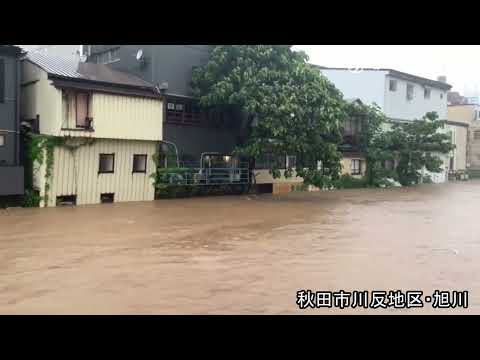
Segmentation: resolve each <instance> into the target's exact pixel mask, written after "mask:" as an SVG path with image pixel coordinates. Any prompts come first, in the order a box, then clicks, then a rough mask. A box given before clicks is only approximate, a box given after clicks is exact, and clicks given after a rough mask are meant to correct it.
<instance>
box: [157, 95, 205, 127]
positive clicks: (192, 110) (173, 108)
mask: <svg viewBox="0 0 480 360" xmlns="http://www.w3.org/2000/svg"><path fill="white" fill-rule="evenodd" d="M200 121H201V112H200V108H199V107H198V106H197V104H196V102H195V101H194V100H193V99H179V98H175V99H173V98H170V99H169V100H168V101H167V114H166V122H168V123H176V124H200Z"/></svg>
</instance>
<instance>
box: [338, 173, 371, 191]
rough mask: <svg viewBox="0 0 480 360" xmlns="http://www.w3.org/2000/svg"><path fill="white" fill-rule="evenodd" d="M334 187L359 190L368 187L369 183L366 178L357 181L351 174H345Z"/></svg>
mask: <svg viewBox="0 0 480 360" xmlns="http://www.w3.org/2000/svg"><path fill="white" fill-rule="evenodd" d="M334 186H335V187H336V188H337V189H358V188H364V187H366V186H367V182H366V180H365V179H364V178H360V179H357V178H354V177H353V176H351V175H349V174H344V175H342V176H340V179H338V180H337V181H335V183H334Z"/></svg>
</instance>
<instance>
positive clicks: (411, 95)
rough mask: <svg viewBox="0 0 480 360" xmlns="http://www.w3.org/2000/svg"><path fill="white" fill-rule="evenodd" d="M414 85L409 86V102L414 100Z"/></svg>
mask: <svg viewBox="0 0 480 360" xmlns="http://www.w3.org/2000/svg"><path fill="white" fill-rule="evenodd" d="M413 95H414V93H413V84H407V100H408V101H410V100H413Z"/></svg>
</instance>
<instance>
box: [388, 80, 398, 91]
mask: <svg viewBox="0 0 480 360" xmlns="http://www.w3.org/2000/svg"><path fill="white" fill-rule="evenodd" d="M388 88H389V89H390V91H397V80H390V82H389V86H388Z"/></svg>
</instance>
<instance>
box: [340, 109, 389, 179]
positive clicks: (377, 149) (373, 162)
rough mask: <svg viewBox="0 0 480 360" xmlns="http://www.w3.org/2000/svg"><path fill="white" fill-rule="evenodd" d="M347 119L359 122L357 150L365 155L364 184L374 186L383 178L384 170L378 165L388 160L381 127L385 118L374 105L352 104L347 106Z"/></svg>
mask: <svg viewBox="0 0 480 360" xmlns="http://www.w3.org/2000/svg"><path fill="white" fill-rule="evenodd" d="M346 113H347V117H349V118H350V119H354V120H356V121H359V122H360V131H359V134H358V150H359V152H361V153H363V154H364V155H365V160H366V165H367V168H366V172H365V182H366V184H367V185H368V186H376V182H377V181H378V180H379V179H381V178H383V177H385V176H386V174H384V169H383V168H382V166H381V165H380V164H381V163H382V162H383V161H384V160H387V159H389V158H390V157H389V154H388V153H387V152H385V143H384V141H383V140H384V135H383V129H382V126H383V124H385V122H386V118H385V115H384V113H383V112H382V111H381V109H380V108H379V107H378V106H377V105H376V104H373V105H367V104H360V103H357V102H353V103H350V104H348V105H347V108H346Z"/></svg>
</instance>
